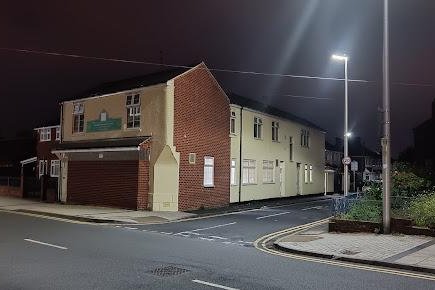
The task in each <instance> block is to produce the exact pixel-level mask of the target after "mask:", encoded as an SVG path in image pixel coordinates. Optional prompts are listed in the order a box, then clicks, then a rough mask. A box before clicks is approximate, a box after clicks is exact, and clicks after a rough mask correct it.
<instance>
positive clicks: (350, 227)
mask: <svg viewBox="0 0 435 290" xmlns="http://www.w3.org/2000/svg"><path fill="white" fill-rule="evenodd" d="M391 231H392V232H393V233H399V234H405V235H416V236H420V235H423V236H430V237H435V228H422V227H417V226H415V225H414V223H413V222H412V220H408V219H395V218H393V219H391ZM329 232H339V233H379V232H382V224H381V223H374V222H364V221H351V220H340V219H332V220H331V221H330V222H329Z"/></svg>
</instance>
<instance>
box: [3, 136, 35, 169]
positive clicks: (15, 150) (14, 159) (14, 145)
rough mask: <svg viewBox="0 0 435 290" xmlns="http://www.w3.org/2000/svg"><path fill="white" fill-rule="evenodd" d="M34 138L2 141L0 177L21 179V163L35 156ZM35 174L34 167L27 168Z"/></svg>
mask: <svg viewBox="0 0 435 290" xmlns="http://www.w3.org/2000/svg"><path fill="white" fill-rule="evenodd" d="M35 149H36V146H35V139H34V138H33V137H27V138H14V139H4V140H0V176H9V177H20V175H21V164H20V161H22V160H25V159H28V158H30V157H33V156H35V153H36V152H35ZM27 170H28V171H30V172H32V173H33V167H29V168H27Z"/></svg>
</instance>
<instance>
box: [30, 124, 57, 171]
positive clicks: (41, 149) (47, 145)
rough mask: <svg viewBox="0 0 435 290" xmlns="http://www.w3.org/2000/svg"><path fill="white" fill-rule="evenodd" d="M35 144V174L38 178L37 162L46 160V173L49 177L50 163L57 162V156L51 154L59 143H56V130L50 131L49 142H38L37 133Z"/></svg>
mask: <svg viewBox="0 0 435 290" xmlns="http://www.w3.org/2000/svg"><path fill="white" fill-rule="evenodd" d="M37 135H38V136H37V142H36V157H37V158H38V161H37V164H36V170H35V174H36V176H39V160H47V167H48V168H47V173H48V174H49V175H50V161H51V160H57V159H58V158H57V156H56V155H54V154H52V153H51V151H52V150H53V149H54V148H56V146H57V145H58V144H59V141H56V128H52V129H51V141H43V142H41V141H40V138H39V132H38V133H37Z"/></svg>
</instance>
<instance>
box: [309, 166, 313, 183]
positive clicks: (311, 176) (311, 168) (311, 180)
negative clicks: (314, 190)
mask: <svg viewBox="0 0 435 290" xmlns="http://www.w3.org/2000/svg"><path fill="white" fill-rule="evenodd" d="M309 177H310V183H313V165H310V176H309Z"/></svg>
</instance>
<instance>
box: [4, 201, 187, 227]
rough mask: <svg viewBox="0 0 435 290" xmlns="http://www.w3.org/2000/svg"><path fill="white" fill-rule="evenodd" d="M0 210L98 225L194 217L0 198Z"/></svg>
mask: <svg viewBox="0 0 435 290" xmlns="http://www.w3.org/2000/svg"><path fill="white" fill-rule="evenodd" d="M0 210H8V211H17V212H25V213H32V214H41V215H46V216H52V217H58V218H66V219H73V220H79V221H89V222H99V223H113V222H117V223H141V224H149V223H158V222H165V221H172V220H178V219H182V218H188V217H193V216H195V215H194V214H191V213H185V212H156V211H135V210H126V209H118V208H109V207H98V206H84V205H65V204H59V203H45V202H40V201H37V200H29V199H21V198H15V197H5V196H0Z"/></svg>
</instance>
